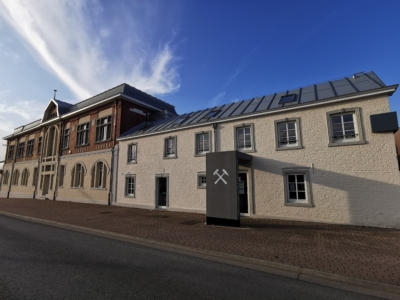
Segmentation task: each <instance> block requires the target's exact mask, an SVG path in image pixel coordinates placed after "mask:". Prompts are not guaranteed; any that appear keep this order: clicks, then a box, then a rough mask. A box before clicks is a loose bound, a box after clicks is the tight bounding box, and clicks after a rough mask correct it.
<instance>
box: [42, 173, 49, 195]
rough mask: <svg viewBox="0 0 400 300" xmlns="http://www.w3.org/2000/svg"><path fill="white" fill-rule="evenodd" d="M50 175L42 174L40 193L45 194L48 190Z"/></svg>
mask: <svg viewBox="0 0 400 300" xmlns="http://www.w3.org/2000/svg"><path fill="white" fill-rule="evenodd" d="M49 185H50V175H44V178H43V190H42V195H47V193H48V192H49Z"/></svg>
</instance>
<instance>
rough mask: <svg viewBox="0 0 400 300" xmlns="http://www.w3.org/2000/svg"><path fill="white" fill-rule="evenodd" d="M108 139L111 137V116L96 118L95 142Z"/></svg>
mask: <svg viewBox="0 0 400 300" xmlns="http://www.w3.org/2000/svg"><path fill="white" fill-rule="evenodd" d="M109 139H111V116H108V117H105V118H101V119H97V124H96V142H101V141H107V140H109Z"/></svg>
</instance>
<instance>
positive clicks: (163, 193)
mask: <svg viewBox="0 0 400 300" xmlns="http://www.w3.org/2000/svg"><path fill="white" fill-rule="evenodd" d="M157 179H158V191H157V194H158V199H157V205H158V206H167V178H165V177H160V178H157Z"/></svg>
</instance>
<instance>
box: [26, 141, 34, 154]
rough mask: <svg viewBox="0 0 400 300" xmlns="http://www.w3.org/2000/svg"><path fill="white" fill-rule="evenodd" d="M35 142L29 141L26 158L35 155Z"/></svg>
mask: <svg viewBox="0 0 400 300" xmlns="http://www.w3.org/2000/svg"><path fill="white" fill-rule="evenodd" d="M34 141H35V140H29V141H28V144H27V145H26V156H32V155H33V144H34Z"/></svg>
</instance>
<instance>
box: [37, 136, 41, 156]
mask: <svg viewBox="0 0 400 300" xmlns="http://www.w3.org/2000/svg"><path fill="white" fill-rule="evenodd" d="M41 150H42V137H39V141H38V148H37V153H38V154H40V151H41Z"/></svg>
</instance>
